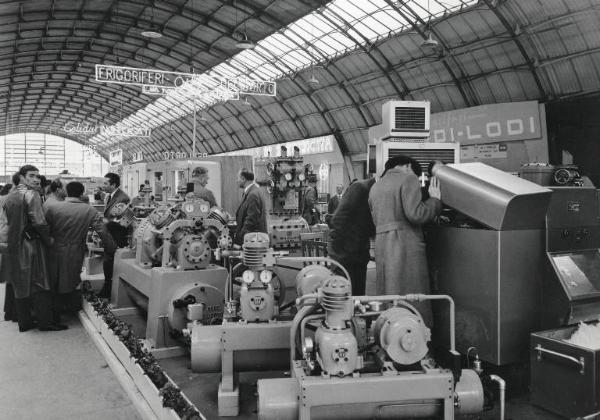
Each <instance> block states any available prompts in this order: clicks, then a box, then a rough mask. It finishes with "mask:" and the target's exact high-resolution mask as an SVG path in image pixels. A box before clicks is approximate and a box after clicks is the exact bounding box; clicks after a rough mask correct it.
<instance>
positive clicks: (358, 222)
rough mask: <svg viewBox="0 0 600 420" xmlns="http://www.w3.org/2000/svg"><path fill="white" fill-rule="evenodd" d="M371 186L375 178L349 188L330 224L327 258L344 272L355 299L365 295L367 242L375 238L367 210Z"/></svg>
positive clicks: (373, 226)
mask: <svg viewBox="0 0 600 420" xmlns="http://www.w3.org/2000/svg"><path fill="white" fill-rule="evenodd" d="M374 183H375V178H370V179H365V180H363V181H355V182H353V183H352V184H350V186H349V187H348V189H347V190H346V192H345V193H344V195H343V196H342V199H341V201H340V203H339V205H338V207H337V210H336V211H335V213H334V214H333V217H332V218H331V222H330V228H331V230H330V231H329V244H328V245H327V254H328V255H329V258H332V259H334V260H336V261H337V262H339V263H340V264H342V265H343V266H344V268H345V269H346V270H348V274H350V282H351V283H352V294H353V295H355V296H362V295H364V294H365V287H366V282H367V264H368V263H369V258H370V255H369V249H370V241H369V238H370V237H372V236H374V235H375V225H374V224H373V218H372V217H371V210H370V208H369V191H370V190H371V187H372V186H373V184H374Z"/></svg>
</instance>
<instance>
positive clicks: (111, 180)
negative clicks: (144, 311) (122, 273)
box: [98, 172, 129, 298]
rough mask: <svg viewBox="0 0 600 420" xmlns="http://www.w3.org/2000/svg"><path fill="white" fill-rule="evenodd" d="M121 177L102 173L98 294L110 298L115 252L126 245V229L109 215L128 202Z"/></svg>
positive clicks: (110, 173)
mask: <svg viewBox="0 0 600 420" xmlns="http://www.w3.org/2000/svg"><path fill="white" fill-rule="evenodd" d="M120 186H121V177H119V175H117V174H115V173H112V172H109V173H107V174H106V175H104V184H103V186H102V189H103V190H104V192H105V193H106V196H105V197H104V199H105V204H104V222H105V225H104V237H103V242H104V260H103V262H102V268H103V270H104V285H103V286H102V290H100V292H99V294H98V296H100V297H104V298H110V293H111V288H112V275H113V268H114V265H115V252H116V251H117V248H121V247H124V246H125V245H127V229H126V228H124V227H123V226H121V225H119V224H118V223H116V222H115V221H113V220H112V219H113V217H112V215H111V210H112V208H113V207H114V206H115V205H116V204H118V203H125V204H128V203H129V196H128V195H127V194H126V193H125V192H124V191H123V190H121V188H120Z"/></svg>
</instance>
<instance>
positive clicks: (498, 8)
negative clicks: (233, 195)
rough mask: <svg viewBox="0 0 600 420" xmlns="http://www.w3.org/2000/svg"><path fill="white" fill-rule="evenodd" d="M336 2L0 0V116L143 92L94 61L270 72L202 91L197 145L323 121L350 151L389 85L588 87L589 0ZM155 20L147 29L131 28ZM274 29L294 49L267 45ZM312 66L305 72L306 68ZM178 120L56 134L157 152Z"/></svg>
mask: <svg viewBox="0 0 600 420" xmlns="http://www.w3.org/2000/svg"><path fill="white" fill-rule="evenodd" d="M344 1H347V0H344ZM427 3H430V4H427ZM340 4H342V1H341V0H334V1H317V0H302V1H298V0H257V1H252V2H251V1H249V0H233V1H227V0H165V1H154V0H128V1H124V0H112V1H110V0H109V1H93V2H92V1H85V0H35V1H21V2H9V3H4V4H3V5H1V6H0V23H1V25H0V109H4V111H5V117H4V118H2V119H1V120H0V132H2V133H4V132H6V133H11V132H22V131H43V132H56V131H57V130H60V128H61V127H63V126H64V124H65V123H67V122H77V121H87V122H89V123H93V122H94V121H98V122H102V123H105V124H108V125H111V124H115V123H117V122H119V121H121V120H123V119H127V118H128V117H131V116H132V115H134V114H135V113H136V112H139V110H143V109H150V108H147V107H148V106H149V105H150V106H151V107H152V104H154V103H156V101H157V99H156V97H153V96H147V95H142V94H141V92H140V89H139V88H136V87H129V86H124V85H111V84H101V83H98V82H96V81H95V80H94V77H93V75H94V65H95V64H108V63H112V64H118V65H123V66H130V67H140V68H155V69H162V70H169V71H182V72H190V71H193V72H197V73H203V72H209V71H215V69H217V70H216V71H217V72H219V71H220V72H221V73H220V74H224V73H225V74H227V72H228V71H232V70H231V69H233V70H236V71H240V72H243V71H246V72H249V74H251V75H258V76H261V75H262V76H263V77H267V76H268V75H269V74H274V75H276V77H277V95H276V96H275V97H267V96H251V97H247V98H245V100H243V101H242V100H240V101H226V102H217V103H213V104H209V105H208V106H206V107H203V108H202V109H201V110H200V111H198V114H197V117H196V122H197V134H196V143H197V149H198V151H199V152H207V153H211V154H212V153H219V152H224V151H229V150H236V149H242V148H247V147H254V146H259V145H264V144H272V143H278V142H283V141H289V140H296V139H302V138H309V137H315V136H321V135H327V134H334V135H335V137H336V139H337V141H338V144H339V145H340V147H341V150H342V151H343V152H344V153H345V154H349V155H352V154H359V153H362V152H364V151H365V148H366V146H365V145H366V142H367V129H368V127H370V126H373V125H376V124H379V123H380V122H381V104H382V103H383V102H385V101H387V100H389V99H400V98H401V99H407V100H424V99H425V100H429V101H431V108H432V111H433V112H437V111H446V110H452V109H456V108H462V107H466V106H475V105H481V104H489V103H498V102H510V101H521V100H540V101H542V102H548V101H556V100H560V99H563V98H570V97H576V96H581V95H596V94H597V93H598V92H600V74H599V73H600V56H599V52H600V31H598V29H597V28H598V24H599V17H600V2H599V1H598V0H580V1H569V0H544V1H540V0H480V1H459V0H448V1H445V2H444V1H439V0H430V2H426V1H424V0H369V1H367V0H362V1H349V2H347V4H348V6H347V7H348V8H350V6H351V5H353V4H354V5H363V6H360V7H362V10H361V11H360V13H362V12H364V13H365V15H364V17H363V18H361V19H360V20H358V19H354V20H353V17H352V16H356V14H357V12H359V11H353V13H350V12H349V11H345V10H344V7H342V6H341V5H340ZM450 4H451V5H450ZM366 5H368V7H371V9H370V10H367V6H366ZM426 5H427V6H426ZM450 6H452V7H450ZM355 7H356V6H355ZM429 12H431V14H432V15H433V16H432V17H429V16H430V14H429ZM300 19H305V20H306V19H310V22H312V27H313V28H315V29H314V30H315V31H317V35H322V36H315V34H314V33H313V34H308V33H305V34H302V33H301V30H302V28H301V27H299V26H298V25H296V26H295V27H294V26H293V25H294V22H298V21H299V20H300ZM368 19H371V21H369V20H368ZM392 20H393V21H392ZM375 23H377V25H379V26H385V27H386V28H387V27H389V30H387V32H386V30H385V28H384V30H382V28H381V27H378V29H377V31H378V32H377V34H375V35H373V34H371V33H370V32H369V31H371V32H372V29H373V28H374V26H375ZM393 25H395V26H393ZM154 26H156V27H158V29H159V30H160V31H161V32H162V33H163V37H162V38H158V39H148V38H144V37H142V36H141V35H140V32H141V31H142V30H144V29H148V28H150V27H154ZM323 27H327V28H329V30H330V32H331V33H333V32H335V33H336V34H338V35H340V36H338V37H337V38H334V37H333V36H331V37H329V38H327V41H326V42H325V41H323V40H324V39H326V38H325V35H327V34H326V33H325V32H323V33H322V34H318V31H319V28H323ZM369 28H371V29H369ZM242 31H245V32H247V34H248V36H249V37H250V38H252V39H253V40H259V43H258V47H257V48H256V49H255V50H246V51H243V52H241V53H240V50H239V49H237V48H236V47H235V43H236V38H235V37H234V36H232V34H233V33H236V32H237V33H239V32H242ZM311 31H313V29H311ZM429 33H431V36H432V38H434V39H435V40H437V42H438V45H437V46H436V47H435V48H426V47H424V46H423V45H422V43H423V39H424V38H426V37H427V36H428V35H429ZM278 38H285V40H286V42H288V43H290V44H294V45H295V49H294V50H293V51H290V52H289V54H288V53H286V54H280V55H278V54H277V51H278V50H277V47H276V41H277V39H278ZM319 39H320V40H321V45H319V44H318V42H319ZM336 39H337V40H339V42H340V43H341V45H337V44H335V42H334V41H335V40H336ZM344 42H346V43H344ZM328 46H329V49H332V50H335V52H331V51H328V48H327V47H328ZM293 54H296V55H297V56H298V63H297V64H294V62H293V58H294V57H293V56H292V55H293ZM301 55H304V56H305V57H304V58H307V57H308V58H307V59H308V61H306V60H304V61H303V58H302V57H301ZM261 60H262V61H261ZM259 61H261V64H259V65H258V67H252V63H255V62H259ZM307 63H308V64H307ZM260 66H262V69H263V70H261V69H260V68H259V67H260ZM269 72H271V73H269ZM313 76H314V77H315V78H317V79H318V80H319V83H318V84H315V83H311V82H309V80H310V79H311V78H312V77H313ZM248 103H249V104H248ZM182 107H183V108H185V107H188V108H189V104H182ZM167 108H169V106H168V105H167V106H165V105H160V106H158V107H157V108H156V109H157V110H155V111H152V112H149V114H150V115H154V116H155V117H156V118H157V119H158V114H161V113H165V114H167V113H168V109H167ZM189 110H191V108H189ZM152 113H154V114H152ZM138 115H139V114H138ZM153 118H154V117H153ZM193 123H194V121H193V117H192V115H188V116H186V117H183V118H179V119H174V120H172V121H169V122H167V123H166V124H164V123H161V124H158V126H156V127H154V129H153V134H152V139H151V140H147V139H141V138H130V139H122V140H114V139H104V138H94V137H92V138H90V137H89V136H88V137H85V138H83V137H75V136H69V135H65V134H64V133H61V135H63V136H65V137H68V138H71V139H74V140H77V141H80V142H84V143H85V142H91V143H96V142H98V147H99V148H100V151H101V152H102V154H103V155H106V153H107V151H109V150H111V149H113V148H116V147H117V146H118V147H121V148H123V149H124V150H125V155H126V157H127V156H128V153H129V154H130V153H131V152H135V151H143V152H144V154H145V155H146V156H147V157H149V158H150V159H159V158H160V156H161V153H160V152H162V151H165V150H173V151H177V150H185V151H189V150H190V149H191V145H192V133H193Z"/></svg>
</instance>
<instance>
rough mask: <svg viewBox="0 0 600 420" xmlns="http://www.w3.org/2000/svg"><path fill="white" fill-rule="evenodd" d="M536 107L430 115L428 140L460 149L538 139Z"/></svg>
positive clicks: (506, 105) (492, 107) (506, 106)
mask: <svg viewBox="0 0 600 420" xmlns="http://www.w3.org/2000/svg"><path fill="white" fill-rule="evenodd" d="M540 119H541V116H540V110H539V104H538V103H537V102H535V101H529V102H513V103H503V104H493V105H483V106H477V107H472V108H464V109H458V110H455V111H448V112H440V113H436V114H432V115H431V125H430V127H431V138H430V140H429V141H432V142H436V143H446V142H450V143H454V142H458V143H460V144H461V145H468V144H483V143H495V142H498V141H513V140H528V139H539V138H541V137H542V130H541V124H545V121H540Z"/></svg>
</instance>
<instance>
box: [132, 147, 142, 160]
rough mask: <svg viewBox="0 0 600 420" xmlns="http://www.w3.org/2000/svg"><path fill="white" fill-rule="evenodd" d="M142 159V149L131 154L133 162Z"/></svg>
mask: <svg viewBox="0 0 600 420" xmlns="http://www.w3.org/2000/svg"><path fill="white" fill-rule="evenodd" d="M142 160H144V154H143V153H142V151H141V150H140V151H138V152H133V153H132V154H131V161H132V162H133V163H135V162H141V161H142Z"/></svg>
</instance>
